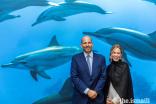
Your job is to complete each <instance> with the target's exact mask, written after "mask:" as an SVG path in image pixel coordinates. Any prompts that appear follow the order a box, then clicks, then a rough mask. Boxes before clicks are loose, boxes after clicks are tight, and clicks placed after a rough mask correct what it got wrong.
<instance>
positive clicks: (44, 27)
mask: <svg viewBox="0 0 156 104" xmlns="http://www.w3.org/2000/svg"><path fill="white" fill-rule="evenodd" d="M50 1H51V2H53V3H60V2H63V1H62V0H50ZM84 1H85V2H89V3H93V4H95V5H98V6H99V7H101V8H102V9H104V10H105V11H110V12H113V14H104V15H103V14H99V13H82V14H77V15H72V16H69V17H65V19H66V20H65V21H54V20H51V21H47V22H43V23H40V24H38V25H36V26H34V27H32V26H31V25H32V24H33V23H34V22H35V21H36V19H37V17H38V16H39V15H40V14H41V13H42V12H43V11H44V10H46V9H48V8H50V6H29V7H26V8H23V9H20V10H16V11H13V12H11V13H10V14H12V15H20V16H21V17H19V18H15V19H10V20H6V21H3V22H0V34H1V36H0V37H1V38H0V44H1V45H0V50H1V51H0V65H3V64H7V63H9V62H11V61H12V60H13V59H14V58H15V57H16V56H19V55H22V54H25V53H28V52H33V51H36V50H40V49H43V48H46V47H47V46H48V44H49V43H50V40H51V38H52V37H53V36H54V35H56V38H57V41H58V43H59V44H60V45H63V46H77V47H80V44H81V38H82V37H83V36H84V34H83V32H85V31H90V32H95V31H97V30H99V29H101V28H107V27H121V28H128V29H132V30H136V31H139V32H142V33H146V34H149V33H152V32H154V31H156V19H155V17H156V13H155V11H156V5H155V4H154V3H152V2H147V1H143V0H84ZM153 1H154V0H153ZM92 41H93V43H94V46H93V49H94V50H97V51H98V53H99V54H102V55H104V56H105V57H106V61H107V65H108V64H109V61H108V58H109V52H110V48H111V46H110V45H109V44H107V43H104V42H102V41H100V40H98V39H97V38H94V37H92ZM136 45H137V44H136ZM139 47H144V46H139ZM127 57H128V60H129V61H130V63H131V64H132V67H130V71H131V75H132V80H133V88H134V94H135V95H134V96H135V99H144V98H150V102H151V104H155V102H156V100H155V98H156V76H155V73H156V70H155V69H156V64H155V63H156V62H155V61H147V60H141V59H138V58H136V57H132V56H130V55H128V54H127ZM70 64H71V61H69V62H67V63H65V64H63V65H61V66H59V67H56V68H53V69H50V70H46V71H45V72H46V73H47V74H48V75H49V76H50V77H51V79H45V78H43V77H40V76H39V75H38V76H37V78H38V82H36V81H35V80H33V78H32V77H31V75H30V71H29V70H20V69H13V68H0V104H31V103H33V102H35V101H37V100H39V99H41V98H44V97H46V96H48V95H46V94H44V92H45V91H47V93H48V92H52V93H51V94H54V93H57V92H58V91H59V90H61V87H62V86H63V83H64V82H65V80H66V79H67V78H68V77H69V76H70ZM60 79H61V82H62V83H58V82H59V80H60ZM52 86H58V87H52ZM50 87H51V88H53V91H51V89H50ZM47 88H49V91H48V90H46V89H47ZM48 94H49V93H48Z"/></svg>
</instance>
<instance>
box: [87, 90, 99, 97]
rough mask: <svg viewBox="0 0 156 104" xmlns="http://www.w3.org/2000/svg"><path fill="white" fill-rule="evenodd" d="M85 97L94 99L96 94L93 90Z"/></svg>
mask: <svg viewBox="0 0 156 104" xmlns="http://www.w3.org/2000/svg"><path fill="white" fill-rule="evenodd" d="M87 95H88V96H89V97H90V98H92V99H95V98H96V96H97V92H96V91H94V90H89V91H88V93H87Z"/></svg>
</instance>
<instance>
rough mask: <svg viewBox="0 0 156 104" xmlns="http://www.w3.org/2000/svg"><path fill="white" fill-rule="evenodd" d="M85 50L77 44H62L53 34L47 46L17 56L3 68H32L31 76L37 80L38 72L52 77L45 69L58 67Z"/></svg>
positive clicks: (43, 75) (45, 76)
mask: <svg viewBox="0 0 156 104" xmlns="http://www.w3.org/2000/svg"><path fill="white" fill-rule="evenodd" d="M80 52H83V49H82V48H79V47H76V46H61V45H59V44H58V42H57V40H56V36H53V38H52V39H51V42H50V44H49V45H48V47H47V48H45V49H41V50H38V51H34V52H30V53H27V54H24V55H20V56H17V57H16V58H14V60H13V61H11V63H8V64H5V65H2V66H1V67H2V68H17V69H24V70H30V74H31V76H32V77H33V78H34V80H36V81H38V80H37V77H36V74H38V75H40V76H42V77H44V78H47V79H51V78H50V77H49V76H48V75H47V74H46V73H45V72H44V70H48V69H52V68H55V67H58V66H60V65H62V64H65V63H67V62H68V61H70V60H71V58H72V56H74V55H75V54H78V53H80Z"/></svg>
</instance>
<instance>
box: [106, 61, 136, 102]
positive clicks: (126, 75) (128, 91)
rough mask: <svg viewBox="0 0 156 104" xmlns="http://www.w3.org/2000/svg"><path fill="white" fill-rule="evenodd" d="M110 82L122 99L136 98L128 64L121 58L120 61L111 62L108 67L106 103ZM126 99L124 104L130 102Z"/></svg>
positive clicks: (130, 99)
mask: <svg viewBox="0 0 156 104" xmlns="http://www.w3.org/2000/svg"><path fill="white" fill-rule="evenodd" d="M110 82H111V83H112V85H113V87H114V89H115V90H116V92H117V93H118V95H119V96H120V98H121V100H122V99H124V101H125V100H127V99H128V102H131V101H133V100H134V95H133V85H132V79H131V74H130V70H129V66H128V64H126V63H125V62H122V61H121V60H120V61H118V62H115V61H113V62H111V64H110V65H109V66H108V67H107V79H106V83H105V86H104V96H105V99H104V100H105V104H106V99H107V96H108V91H109V86H110ZM124 101H123V103H124V104H128V103H125V102H124ZM131 104H134V103H131Z"/></svg>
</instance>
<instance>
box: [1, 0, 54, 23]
mask: <svg viewBox="0 0 156 104" xmlns="http://www.w3.org/2000/svg"><path fill="white" fill-rule="evenodd" d="M50 3H51V2H48V1H47V0H0V20H2V19H4V18H5V20H7V19H13V17H16V16H14V15H10V13H11V12H14V11H16V10H19V9H23V8H25V7H28V6H49V5H51V4H50ZM0 22H2V21H0Z"/></svg>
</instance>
